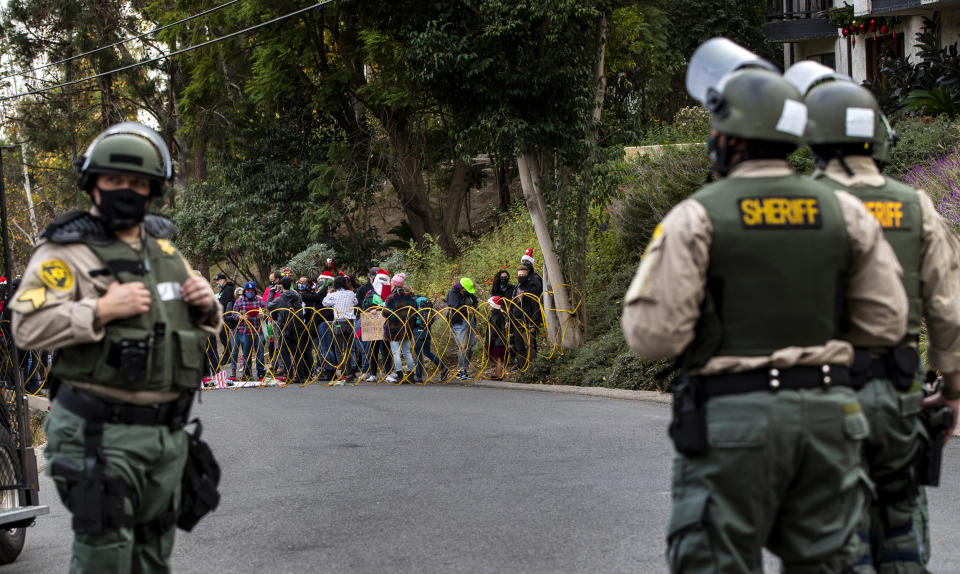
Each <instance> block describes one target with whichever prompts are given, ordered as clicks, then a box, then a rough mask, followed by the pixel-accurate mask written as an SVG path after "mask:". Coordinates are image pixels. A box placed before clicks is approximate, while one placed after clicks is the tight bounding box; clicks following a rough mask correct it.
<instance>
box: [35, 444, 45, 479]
mask: <svg viewBox="0 0 960 574" xmlns="http://www.w3.org/2000/svg"><path fill="white" fill-rule="evenodd" d="M45 450H47V443H43V444H42V445H40V446H35V447H33V452H34V454H35V455H36V456H37V472H38V473H39V474H43V471H45V470H47V457H45V456H43V451H45Z"/></svg>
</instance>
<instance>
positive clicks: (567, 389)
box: [448, 379, 673, 406]
mask: <svg viewBox="0 0 960 574" xmlns="http://www.w3.org/2000/svg"><path fill="white" fill-rule="evenodd" d="M448 384H453V385H458V386H464V387H484V388H488V389H510V390H515V391H538V392H541V393H559V394H565V395H584V396H591V397H604V398H608V399H620V400H627V401H644V402H648V403H659V404H662V405H667V406H669V405H672V404H673V396H672V395H670V394H668V393H661V392H658V391H631V390H627V389H608V388H606V387H574V386H570V385H548V384H543V383H509V382H505V381H489V380H486V379H478V380H476V381H451V382H450V383H448Z"/></svg>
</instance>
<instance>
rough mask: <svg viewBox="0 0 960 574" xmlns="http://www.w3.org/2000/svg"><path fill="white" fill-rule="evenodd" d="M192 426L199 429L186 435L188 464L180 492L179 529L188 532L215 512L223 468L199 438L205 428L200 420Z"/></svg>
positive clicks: (195, 421) (192, 422)
mask: <svg viewBox="0 0 960 574" xmlns="http://www.w3.org/2000/svg"><path fill="white" fill-rule="evenodd" d="M190 423H191V424H195V425H196V430H195V431H194V432H193V433H191V432H188V431H184V432H186V435H187V445H188V446H187V464H186V466H184V468H183V478H182V479H181V493H180V516H179V517H178V518H177V526H178V527H180V528H182V529H183V530H186V531H187V532H189V531H191V530H193V527H194V526H196V525H197V523H198V522H200V519H201V518H203V517H204V516H206V515H207V513H209V512H211V511H212V510H215V509H216V508H217V505H218V504H219V503H220V492H219V491H218V490H217V486H218V485H219V484H220V465H219V464H218V463H217V459H216V458H214V456H213V451H211V450H210V446H209V445H208V444H207V443H206V442H204V441H203V440H201V439H200V435H201V433H202V432H203V426H202V425H201V424H200V421H199V419H193V420H192V421H190Z"/></svg>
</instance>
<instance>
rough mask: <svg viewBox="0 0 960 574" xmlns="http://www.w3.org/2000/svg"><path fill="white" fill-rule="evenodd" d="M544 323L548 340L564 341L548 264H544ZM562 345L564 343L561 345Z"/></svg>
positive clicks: (553, 341) (552, 341) (554, 341)
mask: <svg viewBox="0 0 960 574" xmlns="http://www.w3.org/2000/svg"><path fill="white" fill-rule="evenodd" d="M541 277H542V278H543V297H542V298H541V299H542V304H543V324H544V326H545V327H546V329H547V340H548V341H550V342H551V343H554V344H556V342H558V341H559V342H561V343H562V342H563V333H562V332H560V325H558V324H557V312H556V311H554V309H556V307H555V306H554V301H553V287H552V286H551V285H552V284H551V283H550V272H549V271H548V270H547V266H546V265H544V266H543V275H542V276H541ZM561 347H562V345H561Z"/></svg>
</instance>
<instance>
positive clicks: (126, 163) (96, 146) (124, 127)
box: [76, 122, 173, 196]
mask: <svg viewBox="0 0 960 574" xmlns="http://www.w3.org/2000/svg"><path fill="white" fill-rule="evenodd" d="M76 167H77V173H78V175H79V177H78V179H77V184H78V185H79V186H80V187H81V188H83V189H85V190H88V191H89V190H90V189H91V188H92V187H93V182H94V179H95V177H96V175H98V174H101V173H117V174H125V175H139V176H143V177H146V178H148V179H149V180H150V195H151V196H159V195H161V193H162V192H163V184H164V183H165V182H167V181H169V180H170V179H172V178H173V163H172V161H171V159H170V152H169V150H168V149H167V145H166V143H165V142H164V141H163V138H161V137H160V134H158V133H157V132H156V131H154V130H152V129H150V128H148V127H147V126H145V125H143V124H139V123H137V122H121V123H119V124H114V125H112V126H110V127H108V128H107V129H105V130H104V131H103V132H102V133H101V134H100V135H98V136H97V138H96V139H95V140H93V143H91V144H90V147H88V148H87V151H86V152H84V154H83V156H81V157H79V158H77V164H76ZM91 176H94V177H91Z"/></svg>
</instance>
